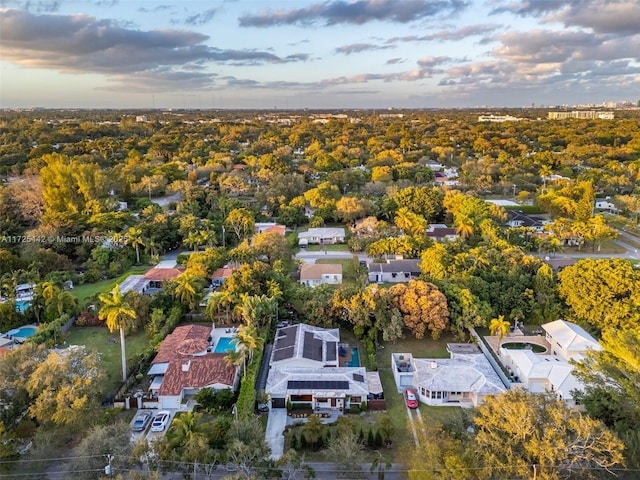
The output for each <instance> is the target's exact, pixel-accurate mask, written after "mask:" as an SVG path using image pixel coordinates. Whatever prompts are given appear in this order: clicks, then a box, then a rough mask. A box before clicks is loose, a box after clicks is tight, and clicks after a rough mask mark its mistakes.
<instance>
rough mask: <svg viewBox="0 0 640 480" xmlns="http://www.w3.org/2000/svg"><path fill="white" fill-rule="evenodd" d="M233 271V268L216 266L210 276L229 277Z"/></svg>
mask: <svg viewBox="0 0 640 480" xmlns="http://www.w3.org/2000/svg"><path fill="white" fill-rule="evenodd" d="M232 273H233V268H218V269H217V270H216V271H214V272H213V273H212V274H211V278H229V277H230V276H231V274H232Z"/></svg>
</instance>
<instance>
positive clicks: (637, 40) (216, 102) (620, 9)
mask: <svg viewBox="0 0 640 480" xmlns="http://www.w3.org/2000/svg"><path fill="white" fill-rule="evenodd" d="M620 100H630V101H637V100H640V1H638V0H355V1H354V0H326V1H321V0H285V1H281V0H270V1H257V0H256V1H245V0H238V1H232V0H211V1H200V0H182V1H174V2H172V1H171V0H146V1H145V0H142V1H141V0H120V1H118V0H93V1H88V0H77V1H76V0H57V1H50V0H29V1H11V0H0V106H1V107H3V108H16V107H30V106H41V107H51V108H58V107H60V108H63V107H79V108H128V107H136V108H280V109H294V108H295V109H299V108H390V107H402V108H433V107H477V106H523V105H531V104H532V103H535V104H536V105H559V104H570V105H571V104H576V103H601V102H604V101H620Z"/></svg>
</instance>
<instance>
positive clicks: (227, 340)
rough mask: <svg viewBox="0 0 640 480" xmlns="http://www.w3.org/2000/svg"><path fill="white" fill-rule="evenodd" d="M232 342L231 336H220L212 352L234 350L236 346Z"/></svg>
mask: <svg viewBox="0 0 640 480" xmlns="http://www.w3.org/2000/svg"><path fill="white" fill-rule="evenodd" d="M232 342H233V338H231V337H220V340H218V343H216V348H215V349H214V350H213V353H229V352H233V351H235V349H236V347H235V345H234V344H233V343H232Z"/></svg>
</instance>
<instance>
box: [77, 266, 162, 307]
mask: <svg viewBox="0 0 640 480" xmlns="http://www.w3.org/2000/svg"><path fill="white" fill-rule="evenodd" d="M150 268H151V267H150V266H149V265H137V266H134V267H131V268H130V269H129V270H127V271H126V272H125V273H124V274H122V275H121V276H120V277H118V278H109V279H107V280H101V281H99V282H95V283H85V284H83V285H78V286H76V287H75V288H74V289H73V290H72V293H73V295H74V296H75V297H76V299H77V300H78V305H80V306H85V305H86V304H87V303H88V302H89V301H90V299H92V298H93V297H95V296H96V295H99V294H101V293H102V292H106V291H109V290H111V289H113V287H115V286H116V284H117V283H120V282H122V281H123V280H124V279H125V278H127V277H128V276H129V275H140V274H143V273H146V272H147V270H149V269H150Z"/></svg>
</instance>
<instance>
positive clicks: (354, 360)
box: [347, 347, 360, 367]
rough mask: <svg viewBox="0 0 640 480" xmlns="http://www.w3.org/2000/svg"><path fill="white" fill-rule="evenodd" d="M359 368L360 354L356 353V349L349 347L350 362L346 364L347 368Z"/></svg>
mask: <svg viewBox="0 0 640 480" xmlns="http://www.w3.org/2000/svg"><path fill="white" fill-rule="evenodd" d="M359 366H360V354H359V353H358V347H351V361H350V362H347V367H359Z"/></svg>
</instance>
